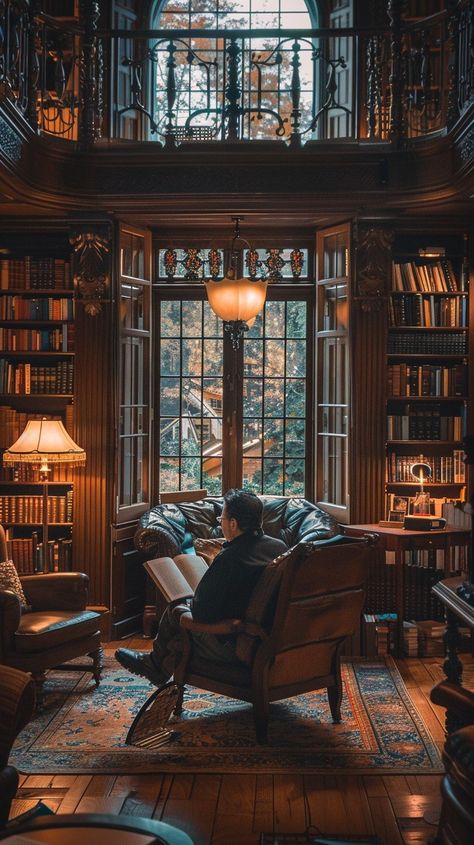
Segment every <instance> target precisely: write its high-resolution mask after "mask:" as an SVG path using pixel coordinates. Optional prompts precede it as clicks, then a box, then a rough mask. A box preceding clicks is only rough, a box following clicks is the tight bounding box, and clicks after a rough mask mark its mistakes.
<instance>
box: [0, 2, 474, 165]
mask: <svg viewBox="0 0 474 845" xmlns="http://www.w3.org/2000/svg"><path fill="white" fill-rule="evenodd" d="M281 1H282V0H281ZM183 2H184V0H180V2H178V3H177V8H178V7H179V6H180V3H181V5H182V4H183ZM239 2H241V0H239ZM298 4H300V5H302V8H306V5H305V3H304V0H292V4H290V6H291V8H296V7H299V6H298ZM170 5H171V6H173V8H174V6H175V5H176V3H175V4H170ZM198 5H199V4H198ZM231 5H232V3H231ZM234 5H235V4H234ZM402 5H403V4H402V3H401V2H399V0H393V2H391V3H388V4H387V6H388V10H389V11H388V16H387V21H388V26H387V27H386V28H383V27H382V28H380V27H378V28H377V27H372V28H365V29H361V28H358V29H354V28H351V27H345V26H341V20H339V21H338V22H337V23H334V27H335V28H312V26H308V21H306V19H305V17H304V15H300V18H299V19H298V14H295V15H293V16H292V15H289V16H287V17H286V18H285V16H284V15H280V22H284V23H289V24H292V25H293V26H292V28H290V27H287V26H280V27H278V28H266V27H265V26H264V25H261V26H260V27H259V26H257V25H253V26H252V28H247V29H242V28H234V26H236V24H238V23H239V20H240V18H239V15H234V18H233V20H232V21H230V22H227V23H226V27H225V28H224V27H219V26H217V27H216V28H213V23H212V21H211V27H210V28H203V27H202V26H201V27H198V26H197V24H196V20H195V21H194V23H193V26H191V28H188V29H183V28H180V29H177V28H176V21H178V22H179V21H180V20H181V19H180V18H179V16H178V17H176V14H174V17H173V15H171V16H170V17H169V19H168V22H169V25H167V26H165V27H164V28H161V29H155V30H138V29H136V28H133V29H109V30H104V29H103V28H100V26H99V15H98V4H96V3H95V2H87V3H86V2H85V3H83V4H81V10H82V14H81V16H79V17H78V18H70V19H59V18H53V17H50V16H48V15H46V14H43V13H37V12H36V11H35V9H37V6H35V4H33V3H29V2H27V0H4V2H3V3H1V4H0V16H1V18H2V34H3V38H2V39H0V118H1V117H2V105H3V115H5V114H8V120H9V122H10V124H11V123H12V122H14V120H15V116H16V117H18V120H19V121H22V122H23V129H25V127H26V129H27V132H26V133H25V131H23V135H22V143H24V141H25V140H28V139H30V140H31V139H34V138H42V139H43V141H42V144H43V146H42V149H43V150H44V149H45V144H46V143H47V139H51V138H55V139H56V143H55V145H54V150H55V155H60V154H61V153H58V149H62V151H63V154H65V155H67V156H68V157H70V155H71V154H76V153H84V152H87V153H89V154H92V155H93V153H94V151H96V152H101V153H103V151H104V149H106V150H107V152H108V154H109V156H110V155H112V156H113V151H114V150H115V152H117V150H120V154H121V155H122V156H123V154H124V150H126V149H129V150H130V153H131V152H132V149H133V150H134V151H135V154H137V149H139V150H141V154H144V152H145V151H146V155H147V156H148V160H149V161H150V160H151V158H150V157H152V158H153V159H155V160H164V159H166V153H172V154H173V155H174V156H176V155H177V156H178V157H180V158H181V159H182V160H185V159H186V158H189V156H187V155H186V152H185V151H186V150H188V151H189V150H192V155H193V156H194V157H196V156H200V155H203V156H205V154H206V152H207V153H208V156H209V155H211V156H212V155H217V156H219V155H221V154H224V155H225V149H226V148H227V150H229V149H230V148H231V147H232V150H233V151H234V154H235V151H236V146H237V148H238V150H239V155H240V156H241V157H242V156H244V157H245V156H248V155H249V154H250V155H255V152H256V151H257V150H258V149H259V148H260V150H261V151H262V152H261V154H262V155H265V156H267V155H270V157H272V153H271V152H269V151H270V148H271V150H274V151H275V153H276V154H277V157H278V150H280V151H282V150H285V149H287V150H288V152H287V153H285V158H286V160H287V161H288V157H290V158H293V159H295V158H297V157H298V156H297V151H304V153H305V156H304V158H305V160H306V161H308V155H311V156H313V154H314V155H315V156H317V155H318V151H322V150H324V151H326V153H327V151H328V150H332V153H333V155H334V154H335V155H337V149H338V148H340V147H341V145H343V146H344V148H345V150H346V152H347V151H348V150H352V151H354V150H358V151H359V152H360V151H361V150H362V151H364V150H365V152H366V153H367V154H373V153H374V151H377V154H378V155H379V158H380V155H388V156H389V155H390V154H391V153H395V152H396V151H400V150H404V151H406V150H407V149H408V148H409V147H410V146H418V147H419V146H420V145H419V143H418V142H419V141H420V140H421V141H422V142H423V141H425V142H426V141H428V142H429V141H430V140H433V141H436V140H439V139H443V138H446V137H449V135H450V133H451V134H452V135H453V136H454V135H455V134H456V131H458V134H459V136H460V137H461V135H462V137H463V138H464V148H463V150H461V152H460V153H459V156H460V160H459V162H458V165H459V167H458V169H459V168H462V166H463V160H464V163H466V161H467V159H471V155H472V146H473V143H474V139H473V138H471V135H469V133H467V134H466V126H468V125H469V123H468V121H467V119H466V115H468V114H470V112H471V109H470V106H471V105H472V104H473V101H474V61H473V51H472V43H473V40H474V23H473V22H474V0H460V2H455V3H451V4H446V6H448V7H449V8H445V9H444V10H443V11H441V12H439V13H437V14H434V15H431V16H430V17H428V18H424V19H415V20H414V19H404V18H403V16H402V14H401V8H402ZM237 7H238V8H240V6H239V3H237ZM211 17H212V16H211ZM204 18H205V16H204V17H203V20H204ZM244 18H245V16H244V17H243V18H242V19H244ZM299 21H301V22H299ZM163 22H164V23H165V24H166V23H167V21H166V18H163V16H161V17H160V23H163ZM204 22H206V21H205V20H204ZM258 22H259V20H257V18H256V19H255V21H254V24H257V23H258ZM310 23H311V21H310ZM217 24H219V20H218V19H217ZM336 27H337V28H336ZM460 126H463V127H464V128H463V129H462V131H461V130H456V127H460ZM1 130H2V125H1V121H0V138H1V135H2V131H1ZM471 134H472V133H471ZM3 136H4V137H5V133H3ZM262 142H265V143H264V144H263V145H262ZM269 144H270V147H269ZM421 146H422V147H423V144H421ZM66 150H67V153H66ZM263 150H265V152H263ZM292 151H294V153H295V155H294V156H293V155H292ZM326 153H325V154H326ZM163 156H164V159H163ZM0 157H1V154H0ZM7 157H8V149H7ZM208 160H209V159H208ZM443 167H444V164H442V165H441V169H443ZM455 169H456V168H455ZM438 171H439V165H438ZM381 178H382V177H381Z"/></svg>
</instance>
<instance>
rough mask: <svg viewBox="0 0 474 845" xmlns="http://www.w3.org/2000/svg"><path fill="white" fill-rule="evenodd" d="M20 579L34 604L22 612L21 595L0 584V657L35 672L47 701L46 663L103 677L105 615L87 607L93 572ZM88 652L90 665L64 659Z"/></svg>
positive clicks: (2, 550) (2, 549) (0, 535)
mask: <svg viewBox="0 0 474 845" xmlns="http://www.w3.org/2000/svg"><path fill="white" fill-rule="evenodd" d="M0 555H2V558H1V559H2V560H6V557H7V549H6V541H5V532H4V530H3V528H2V527H1V526H0ZM20 580H21V584H22V587H23V590H24V593H25V596H26V599H27V601H28V605H29V609H28V610H27V611H23V612H22V607H21V604H20V600H19V598H18V597H17V596H16V594H15V593H13V592H11V591H10V590H0V663H2V664H6V665H7V666H13V667H15V668H16V669H21V670H22V671H24V672H31V674H32V676H33V679H34V681H35V684H36V698H37V702H38V704H39V705H41V703H42V698H43V696H42V685H43V682H44V679H45V671H46V670H47V669H53V668H59V667H60V668H62V669H73V670H76V671H84V670H89V669H90V671H91V672H92V674H93V676H94V680H95V682H96V684H99V682H100V675H101V670H102V649H101V646H100V626H99V621H100V615H99V614H98V613H94V612H93V611H89V610H86V604H87V594H88V585H89V578H88V576H87V575H84V574H83V573H81V572H58V573H50V574H44V575H27V576H25V577H22V578H21V579H20ZM86 654H87V655H89V656H90V657H91V658H92V663H91V664H87V665H82V664H81V665H78V664H73V665H64V663H65V661H68V660H72V659H73V658H76V657H82V656H83V655H86Z"/></svg>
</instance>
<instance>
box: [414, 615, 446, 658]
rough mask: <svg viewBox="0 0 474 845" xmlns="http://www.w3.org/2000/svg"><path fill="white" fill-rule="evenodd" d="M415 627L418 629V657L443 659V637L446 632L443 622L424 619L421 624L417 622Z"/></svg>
mask: <svg viewBox="0 0 474 845" xmlns="http://www.w3.org/2000/svg"><path fill="white" fill-rule="evenodd" d="M416 627H417V629H418V641H419V655H420V657H443V655H444V641H443V636H444V634H445V631H446V625H445V624H444V622H437V621H436V620H435V619H424V620H423V621H422V622H417V623H416Z"/></svg>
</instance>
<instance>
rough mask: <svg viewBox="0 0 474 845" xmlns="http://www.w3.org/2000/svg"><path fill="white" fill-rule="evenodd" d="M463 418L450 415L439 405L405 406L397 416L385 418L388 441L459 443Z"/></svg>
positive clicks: (463, 426)
mask: <svg viewBox="0 0 474 845" xmlns="http://www.w3.org/2000/svg"><path fill="white" fill-rule="evenodd" d="M464 430H465V418H464V416H461V415H459V414H456V415H451V414H449V412H446V410H445V409H444V410H443V408H441V406H440V405H405V406H403V409H401V413H399V414H389V415H388V416H387V437H388V439H389V440H456V441H461V440H462V438H463V434H464Z"/></svg>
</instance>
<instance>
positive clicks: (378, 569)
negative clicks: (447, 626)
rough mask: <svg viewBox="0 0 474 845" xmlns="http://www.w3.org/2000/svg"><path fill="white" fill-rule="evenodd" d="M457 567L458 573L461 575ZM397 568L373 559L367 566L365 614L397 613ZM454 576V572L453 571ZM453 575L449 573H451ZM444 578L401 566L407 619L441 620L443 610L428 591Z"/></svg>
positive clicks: (430, 569)
mask: <svg viewBox="0 0 474 845" xmlns="http://www.w3.org/2000/svg"><path fill="white" fill-rule="evenodd" d="M461 569H462V567H459V568H458V570H457V571H460V570H461ZM397 570H398V567H397V566H395V565H391V564H387V563H385V562H384V561H380V560H379V559H378V557H377V556H375V555H374V557H373V559H372V560H371V561H370V563H369V577H368V580H367V591H366V600H365V612H366V613H394V612H396V610H397V608H396V598H395V597H396V595H397V583H398V572H397ZM453 572H454V570H453ZM450 574H452V573H450ZM444 577H445V574H444V572H443V570H442V569H437V568H435V567H432V566H426V567H425V566H417V565H415V564H404V565H403V584H404V593H403V606H404V618H406V619H443V618H444V616H443V608H442V606H441V603H440V602H439V601H438V599H437V598H436V596H434V595H433V593H432V592H431V588H432V587H433V586H434V585H435V584H437V583H438V581H440V580H441V579H443V578H444Z"/></svg>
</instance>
